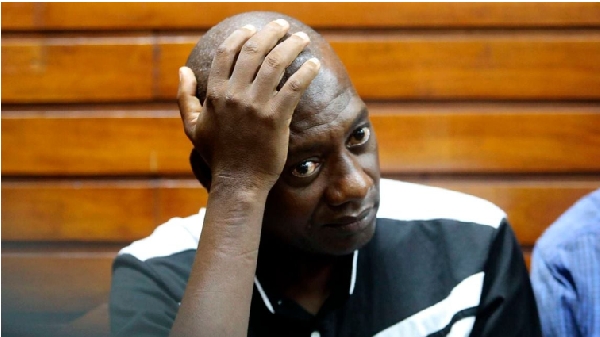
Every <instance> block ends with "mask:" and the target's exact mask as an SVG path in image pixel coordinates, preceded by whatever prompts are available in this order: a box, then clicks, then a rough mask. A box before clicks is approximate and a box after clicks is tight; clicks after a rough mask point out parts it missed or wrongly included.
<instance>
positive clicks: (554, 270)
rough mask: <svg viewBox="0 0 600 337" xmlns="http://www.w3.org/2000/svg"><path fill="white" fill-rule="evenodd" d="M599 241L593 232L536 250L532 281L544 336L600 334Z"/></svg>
mask: <svg viewBox="0 0 600 337" xmlns="http://www.w3.org/2000/svg"><path fill="white" fill-rule="evenodd" d="M599 240H600V237H598V235H594V234H591V233H590V234H587V235H581V236H580V237H578V238H577V239H576V240H573V241H572V242H570V244H569V245H565V247H558V246H557V245H554V246H551V248H552V249H553V251H545V250H544V249H538V248H537V247H536V249H535V250H534V253H533V262H532V268H531V281H532V284H533V289H534V291H535V295H536V300H537V302H538V305H539V307H540V309H541V310H540V320H541V322H542V329H543V331H544V336H545V337H554V336H556V337H559V336H575V335H577V336H598V335H600V296H599V295H598V290H599V289H600V263H599V262H598V261H600V245H599V244H598V242H600V241H599ZM548 256H551V257H552V258H547V257H548Z"/></svg>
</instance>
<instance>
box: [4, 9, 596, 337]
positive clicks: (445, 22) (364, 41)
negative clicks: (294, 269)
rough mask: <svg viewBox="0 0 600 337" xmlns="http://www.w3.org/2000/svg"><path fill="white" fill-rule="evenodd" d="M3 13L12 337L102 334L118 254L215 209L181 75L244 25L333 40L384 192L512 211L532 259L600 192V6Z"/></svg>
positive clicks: (7, 313)
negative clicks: (56, 331) (191, 157)
mask: <svg viewBox="0 0 600 337" xmlns="http://www.w3.org/2000/svg"><path fill="white" fill-rule="evenodd" d="M1 6H2V13H1V14H2V118H1V119H2V204H1V206H2V336H27V335H33V334H35V331H39V329H40V327H41V328H42V329H45V328H46V327H48V326H50V327H61V326H66V325H69V324H73V322H81V320H82V319H83V320H84V323H83V324H84V325H85V324H87V323H85V319H86V317H89V315H90V313H92V314H93V313H94V312H98V310H100V311H101V317H103V318H100V319H98V318H97V317H100V316H97V317H96V318H93V319H92V324H100V326H105V323H106V321H105V319H106V309H105V307H103V306H102V304H103V303H106V301H107V294H108V292H109V288H110V274H111V270H110V268H111V262H112V259H113V258H114V256H115V254H116V252H117V251H118V250H119V249H120V248H122V247H124V246H125V245H127V244H128V243H130V242H131V241H133V240H137V239H140V238H142V237H145V236H147V235H149V234H150V233H151V232H152V230H153V229H154V228H155V227H156V226H157V225H159V224H161V223H162V222H164V221H165V220H167V219H169V218H171V217H175V216H179V217H185V216H187V215H190V214H192V213H195V212H197V211H198V209H199V208H200V207H202V206H203V205H204V203H205V201H206V193H205V191H203V190H202V188H201V186H200V184H199V183H197V182H196V181H195V180H194V178H193V176H192V174H191V170H190V167H189V164H188V154H189V151H190V149H191V145H190V143H189V142H188V140H187V138H186V137H185V135H184V134H183V130H182V123H181V121H180V119H179V113H178V110H177V106H176V104H175V95H176V91H177V83H178V68H179V67H180V66H182V65H184V63H185V61H186V59H187V55H188V53H189V52H190V51H191V49H192V47H193V46H194V44H195V43H196V41H197V40H198V38H199V37H200V36H201V35H202V34H203V32H205V31H206V30H207V29H208V28H209V27H210V26H212V25H214V24H216V23H217V22H219V21H221V20H222V19H224V18H226V17H228V16H231V15H233V14H236V13H239V12H244V11H248V10H273V11H279V12H282V13H285V14H288V15H291V16H293V17H296V18H298V19H300V20H301V21H304V22H305V23H307V24H308V25H310V26H312V27H314V28H315V29H316V30H317V31H319V32H321V33H322V34H323V35H324V36H325V38H326V39H327V40H328V41H330V42H331V44H332V45H333V47H334V49H335V50H336V52H337V53H338V55H339V56H340V58H341V59H342V61H343V62H344V63H345V65H346V67H347V69H348V72H349V73H350V76H351V78H352V79H353V81H354V84H355V86H356V88H357V90H358V91H359V93H360V94H361V96H362V97H363V99H364V100H365V101H366V102H367V105H368V107H369V109H370V112H371V118H372V122H373V124H374V127H375V130H376V132H377V136H378V139H379V144H380V151H381V154H380V155H381V168H382V173H383V176H385V177H389V178H397V179H402V180H406V181H413V182H419V183H424V184H429V185H434V186H442V187H446V188H451V189H455V190H459V191H463V192H466V193H470V194H474V195H477V196H479V197H482V198H485V199H488V200H490V201H492V202H494V203H496V204H497V205H499V206H500V207H502V208H503V209H504V210H505V211H506V212H507V214H508V218H509V220H510V222H511V224H512V225H513V227H514V229H515V232H516V234H517V236H518V239H519V242H520V243H521V245H522V248H523V253H524V257H525V259H526V261H529V254H530V252H531V248H532V246H533V244H534V243H535V240H536V239H537V238H538V237H539V235H540V234H541V233H542V232H543V230H544V229H545V228H546V227H547V226H548V225H550V224H551V223H552V222H553V221H554V219H556V217H557V216H559V215H560V214H561V213H562V212H563V211H564V210H566V209H567V208H568V207H569V206H570V205H571V204H572V203H574V202H575V201H576V200H577V199H579V198H580V197H582V196H583V195H585V194H587V193H589V192H591V191H592V190H594V189H596V188H598V187H599V186H600V4H598V3H572V4H567V3H504V4H498V3H461V4H453V3H437V4H436V3H416V4H411V3H381V4H375V3H370V4H366V3H346V4H344V3H335V4H332V3H329V4H328V3H307V4H301V3H285V4H277V3H268V4H260V3H205V4H200V3H184V4H183V3H172V4H163V3H133V4H132V3H129V4H127V3H119V4H115V3H89V4H75V3H2V5H1ZM400 206H401V205H399V207H400ZM98 308H100V309H98ZM102 315H103V316H102ZM78 320H79V321H78ZM94 322H96V323H94ZM98 322H99V323H98ZM102 324H104V325H102ZM98 329H100V330H101V329H102V327H100V328H98ZM98 329H96V332H98V331H99V330H98ZM47 331H49V330H47ZM98 333H100V332H98Z"/></svg>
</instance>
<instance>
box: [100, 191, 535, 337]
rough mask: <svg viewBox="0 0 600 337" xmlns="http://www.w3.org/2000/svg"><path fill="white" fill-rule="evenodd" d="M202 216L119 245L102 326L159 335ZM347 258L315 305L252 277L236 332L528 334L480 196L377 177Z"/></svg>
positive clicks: (520, 285) (500, 237)
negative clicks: (366, 223)
mask: <svg viewBox="0 0 600 337" xmlns="http://www.w3.org/2000/svg"><path fill="white" fill-rule="evenodd" d="M203 217H204V211H203V210H201V211H200V213H198V214H196V215H192V216H190V217H188V218H174V219H171V220H169V221H168V222H167V223H165V224H163V225H161V226H159V227H158V228H156V230H155V231H154V232H153V233H152V235H150V236H149V237H147V238H145V239H142V240H140V241H136V242H134V243H132V244H131V245H129V246H128V247H126V248H124V249H122V250H121V251H120V252H119V255H118V256H117V258H116V260H115V262H114V265H113V280H112V288H111V298H110V314H111V330H112V334H113V335H114V336H168V334H169V330H170V328H171V326H172V324H173V321H174V320H175V316H176V314H177V310H178V307H179V303H180V301H181V299H182V297H183V293H184V290H185V286H186V283H187V279H188V275H189V273H190V269H191V266H192V262H193V260H194V258H195V254H196V247H197V245H198V241H199V238H200V233H201V230H202V223H203ZM347 266H348V268H347V270H348V273H347V279H346V281H345V285H346V286H345V287H343V289H342V290H339V291H338V292H334V293H333V294H332V295H331V296H330V299H328V300H327V302H326V303H325V304H324V305H323V308H322V309H321V311H320V312H319V313H318V314H317V315H316V316H314V315H311V314H309V313H308V312H306V311H304V310H303V309H302V308H301V307H300V306H299V305H297V304H296V303H294V302H293V301H290V300H286V299H285V298H280V297H277V295H276V294H272V293H270V292H269V289H264V287H263V286H262V285H261V283H260V280H259V279H258V278H255V282H254V285H255V286H254V296H253V299H252V305H251V315H250V326H249V331H248V336H260V337H262V336H305V337H309V336H310V337H316V336H323V337H325V336H336V337H345V336H361V337H362V336H365V337H366V336H369V337H370V336H376V337H391V336H398V337H400V336H402V337H416V336H452V337H459V336H490V337H491V336H499V337H508V336H527V337H537V336H540V327H539V321H538V315H537V309H536V304H535V301H534V297H533V292H532V290H531V285H530V283H529V277H528V273H527V269H526V267H525V264H524V261H523V255H522V252H521V250H520V247H519V245H518V243H517V241H516V239H515V237H514V234H513V232H512V230H511V228H510V226H509V225H508V223H507V221H506V214H505V213H504V212H503V211H502V210H501V209H499V208H498V207H496V206H495V205H493V204H491V203H489V202H487V201H485V200H482V199H479V198H476V197H473V196H469V195H465V194H462V193H458V192H453V191H448V190H444V189H440V188H435V187H427V186H423V185H418V184H411V183H404V182H398V181H392V180H386V179H382V180H381V204H380V209H379V212H378V213H377V224H376V230H375V235H374V237H373V239H372V240H371V241H370V242H369V243H368V244H367V245H366V246H364V247H363V248H361V249H360V250H357V251H355V252H354V253H353V254H352V255H351V256H348V258H347Z"/></svg>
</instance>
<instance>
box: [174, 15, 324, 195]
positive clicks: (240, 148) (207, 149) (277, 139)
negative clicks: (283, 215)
mask: <svg viewBox="0 0 600 337" xmlns="http://www.w3.org/2000/svg"><path fill="white" fill-rule="evenodd" d="M288 29H289V24H288V22H287V21H285V20H275V21H273V22H270V23H269V24H268V25H266V26H265V27H264V28H263V29H261V30H260V31H258V32H256V29H255V28H254V27H253V26H250V25H247V26H244V27H242V28H240V29H237V30H235V31H234V32H233V33H232V34H231V35H230V36H229V37H227V38H226V39H225V41H224V42H223V43H222V44H221V45H220V46H219V47H218V49H217V52H216V54H215V57H214V59H213V61H212V66H211V69H210V73H209V78H208V84H207V94H206V100H205V101H204V102H203V104H201V102H200V101H199V99H198V98H197V97H196V77H195V75H194V73H193V72H192V70H191V69H190V68H187V67H182V68H181V69H180V83H179V91H178V94H177V98H178V104H179V110H180V113H181V118H182V119H183V123H184V129H185V133H186V135H187V136H188V138H189V139H190V140H191V141H192V143H193V144H194V147H195V148H196V150H197V151H198V152H199V153H200V155H201V156H202V157H203V158H204V159H205V160H206V161H207V163H208V164H209V166H210V167H211V171H212V180H213V182H214V181H215V180H217V179H228V178H234V179H241V180H242V181H246V182H248V183H250V184H261V185H263V184H270V185H271V186H272V185H273V184H274V183H275V181H276V180H277V179H278V177H279V175H280V174H281V171H282V170H283V167H284V164H285V161H286V157H287V151H288V141H289V124H290V121H291V119H292V114H293V112H294V109H295V108H296V105H297V104H298V102H299V100H300V97H301V96H302V94H303V93H304V91H305V90H306V88H307V87H308V85H309V84H310V83H311V81H312V80H313V79H314V78H315V77H316V75H317V73H318V71H319V67H320V63H319V61H318V60H317V59H316V58H311V59H309V60H308V61H306V62H305V63H304V64H303V65H302V66H301V67H300V68H299V69H298V70H297V71H296V72H295V73H294V74H293V75H292V76H291V77H289V79H288V80H287V81H286V82H285V84H284V85H283V86H282V87H281V89H280V90H279V91H278V90H277V87H278V85H279V82H280V80H281V78H282V77H283V75H284V71H285V69H286V68H287V67H288V66H289V65H290V64H291V63H292V62H293V61H294V59H295V58H296V57H297V56H298V54H299V53H300V52H301V51H302V50H303V49H304V48H305V47H306V46H307V45H308V43H309V42H310V41H309V38H308V36H307V35H306V34H304V33H301V32H298V33H295V34H292V35H291V36H290V37H289V38H288V39H286V40H285V41H283V42H281V43H279V44H278V41H279V40H281V39H282V38H283V37H284V35H285V34H286V33H287V31H288Z"/></svg>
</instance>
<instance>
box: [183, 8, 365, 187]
mask: <svg viewBox="0 0 600 337" xmlns="http://www.w3.org/2000/svg"><path fill="white" fill-rule="evenodd" d="M277 19H285V20H286V21H288V23H289V25H290V27H289V30H288V32H287V34H286V35H285V36H284V37H283V39H282V41H283V40H285V39H287V38H288V37H289V36H291V35H292V34H294V33H296V32H304V33H306V34H307V35H308V37H309V38H310V43H309V44H308V46H307V47H306V48H304V50H303V51H302V52H301V53H300V54H299V55H298V57H297V58H296V59H295V60H294V61H293V62H292V64H291V65H290V66H289V67H287V68H286V70H285V73H284V75H283V78H282V79H281V81H280V84H279V88H281V86H282V85H283V84H284V83H285V82H286V81H287V80H288V78H289V77H290V76H291V75H293V74H294V73H295V72H296V71H297V70H298V69H299V68H300V67H301V66H302V65H303V64H304V62H306V61H307V60H309V59H310V58H312V57H316V58H317V59H318V60H319V61H320V63H321V67H320V70H319V73H318V75H317V77H316V78H315V79H314V80H313V81H312V82H311V83H310V85H309V86H308V88H307V90H306V91H305V92H304V93H303V95H302V97H301V98H300V102H299V103H298V105H297V107H296V110H295V112H294V115H293V117H292V122H291V124H290V131H291V133H295V132H296V131H297V130H299V129H306V128H310V127H312V126H314V125H320V124H325V123H327V122H328V121H330V120H333V119H335V116H336V114H332V113H321V112H323V111H331V110H333V111H342V110H343V109H345V107H346V106H347V105H348V102H349V101H350V98H351V97H352V95H356V93H355V90H354V88H353V86H352V83H351V82H350V78H349V76H348V74H347V73H346V69H345V67H344V65H343V64H342V62H341V61H340V59H339V58H338V57H337V55H336V54H335V52H334V51H333V49H332V48H331V46H330V45H329V43H327V41H325V39H324V38H323V37H322V36H321V35H320V34H319V33H317V32H315V31H314V30H313V29H312V28H310V27H309V26H307V25H305V24H303V23H302V22H300V21H298V20H296V19H294V18H292V17H289V16H287V15H284V14H280V13H275V12H247V13H242V14H238V15H235V16H232V17H230V18H227V19H225V20H223V21H221V22H220V23H218V24H217V25H216V26H214V27H212V28H211V29H210V30H209V31H208V32H206V34H204V35H203V36H202V38H201V39H200V40H199V41H198V43H197V44H196V46H195V47H194V49H193V50H192V52H191V53H190V55H189V57H188V60H187V63H186V66H187V67H189V68H191V69H192V71H193V72H194V74H195V76H196V79H197V89H196V96H197V97H198V98H199V100H200V102H202V103H203V102H204V100H205V99H206V92H207V85H208V76H209V73H210V68H211V65H212V61H213V59H214V57H215V55H216V52H217V49H218V48H219V46H220V45H221V44H222V43H223V42H224V41H225V39H227V38H228V37H229V36H230V35H231V34H232V33H233V32H234V31H235V30H236V29H239V28H241V27H243V26H245V25H253V26H254V27H256V29H257V30H261V29H262V28H263V27H265V26H266V25H267V24H268V23H270V22H272V21H274V20H277ZM279 88H278V89H279ZM343 93H345V94H343ZM190 162H191V164H192V170H193V172H194V175H195V176H196V178H197V179H198V180H199V181H200V182H201V183H202V185H204V186H205V187H206V188H207V189H209V190H210V181H211V174H210V172H211V170H210V168H209V166H208V165H207V164H206V163H205V162H204V160H203V159H202V158H201V157H200V155H199V154H198V153H197V151H195V150H192V153H191V156H190Z"/></svg>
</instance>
